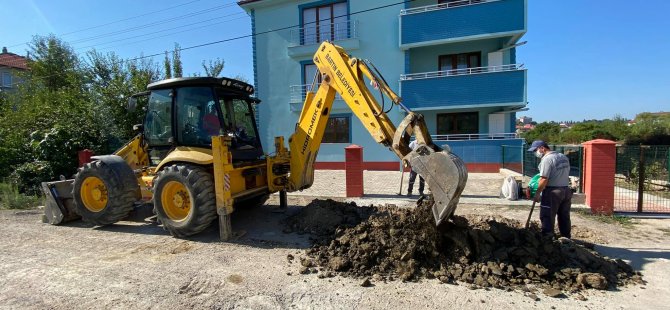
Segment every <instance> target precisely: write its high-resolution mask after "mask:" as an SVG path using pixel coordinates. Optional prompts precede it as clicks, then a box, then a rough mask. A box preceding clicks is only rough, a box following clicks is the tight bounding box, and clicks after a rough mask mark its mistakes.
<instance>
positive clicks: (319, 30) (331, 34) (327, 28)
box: [289, 20, 358, 46]
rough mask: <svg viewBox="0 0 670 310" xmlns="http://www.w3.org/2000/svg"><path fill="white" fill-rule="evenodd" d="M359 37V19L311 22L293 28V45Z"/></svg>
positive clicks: (291, 40)
mask: <svg viewBox="0 0 670 310" xmlns="http://www.w3.org/2000/svg"><path fill="white" fill-rule="evenodd" d="M354 38H358V21H356V20H348V21H344V22H337V23H326V24H324V23H319V24H316V23H315V24H309V25H307V26H305V27H302V28H297V29H292V30H291V37H290V41H289V43H290V45H291V46H299V45H310V44H317V43H321V42H323V41H326V40H328V41H338V40H345V39H354Z"/></svg>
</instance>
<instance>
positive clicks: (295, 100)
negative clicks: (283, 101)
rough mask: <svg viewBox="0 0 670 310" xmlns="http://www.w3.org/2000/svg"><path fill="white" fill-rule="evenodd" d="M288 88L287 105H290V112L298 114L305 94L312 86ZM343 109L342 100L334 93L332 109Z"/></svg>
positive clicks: (292, 86)
mask: <svg viewBox="0 0 670 310" xmlns="http://www.w3.org/2000/svg"><path fill="white" fill-rule="evenodd" d="M289 88H290V90H289V94H290V96H289V103H290V105H291V111H292V112H299V111H300V110H302V104H303V103H304V102H305V97H306V96H307V92H308V91H310V90H311V89H312V84H304V85H291V86H289ZM345 107H346V104H345V103H344V100H343V99H342V97H340V94H337V93H336V94H335V101H334V102H333V108H332V109H342V108H345Z"/></svg>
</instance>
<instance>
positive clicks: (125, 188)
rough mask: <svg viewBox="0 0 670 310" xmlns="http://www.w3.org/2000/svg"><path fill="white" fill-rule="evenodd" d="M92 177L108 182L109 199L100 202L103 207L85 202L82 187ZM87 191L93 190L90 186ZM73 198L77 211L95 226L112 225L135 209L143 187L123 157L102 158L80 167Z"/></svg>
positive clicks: (105, 186)
mask: <svg viewBox="0 0 670 310" xmlns="http://www.w3.org/2000/svg"><path fill="white" fill-rule="evenodd" d="M89 178H91V179H95V178H97V179H98V180H100V181H102V183H103V184H104V191H103V192H105V191H106V195H105V196H106V202H100V207H99V208H95V207H94V206H90V205H86V204H85V203H84V200H83V197H82V194H85V193H83V192H82V186H83V185H84V183H87V181H86V180H87V179H89ZM87 184H88V183H87ZM84 190H90V189H88V186H87V187H86V188H85V189H84ZM72 197H73V198H74V204H75V210H76V212H77V213H78V214H79V215H81V217H82V219H83V220H84V221H86V222H89V223H92V224H94V225H109V224H113V223H116V222H118V221H120V220H121V219H123V218H125V217H127V216H128V214H129V213H130V211H132V210H133V207H134V203H135V202H136V201H137V200H138V199H139V198H140V187H139V185H138V183H137V179H135V177H134V174H133V172H132V170H131V169H130V167H128V165H127V164H126V163H125V162H124V161H123V160H120V161H118V159H117V160H111V161H105V160H99V161H94V162H91V163H87V164H85V165H84V166H83V167H81V168H79V171H78V172H77V175H76V176H75V178H74V186H73V189H72Z"/></svg>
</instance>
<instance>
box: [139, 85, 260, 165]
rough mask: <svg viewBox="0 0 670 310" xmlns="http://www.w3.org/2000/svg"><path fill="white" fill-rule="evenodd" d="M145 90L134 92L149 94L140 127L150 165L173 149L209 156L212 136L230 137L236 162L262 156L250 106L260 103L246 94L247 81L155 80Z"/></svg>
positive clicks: (163, 157)
mask: <svg viewBox="0 0 670 310" xmlns="http://www.w3.org/2000/svg"><path fill="white" fill-rule="evenodd" d="M147 89H148V92H145V93H141V94H138V95H145V96H148V97H149V102H148V103H147V106H146V115H145V118H144V123H143V124H142V125H143V126H141V129H142V131H143V136H144V140H145V141H146V143H147V145H148V152H149V161H150V165H151V166H156V165H158V164H159V163H160V162H161V161H163V159H165V157H166V156H167V155H168V154H169V153H170V152H172V151H173V150H174V149H175V148H179V149H188V150H192V151H196V152H197V151H204V150H210V154H211V145H212V136H218V135H224V136H229V137H230V138H231V146H230V151H231V153H232V158H233V160H234V161H235V162H238V163H239V162H250V161H257V160H259V159H261V158H262V156H263V148H262V146H261V143H260V139H259V137H258V130H257V126H256V122H255V117H254V104H257V103H259V102H260V101H259V100H258V99H256V98H253V97H251V95H252V94H253V93H254V88H253V87H252V86H251V85H249V84H247V83H244V82H241V81H238V80H234V79H229V78H213V77H189V78H174V79H168V80H163V81H159V82H155V83H152V84H149V85H148V86H147ZM138 95H135V96H133V97H136V96H138ZM203 149H204V150H203Z"/></svg>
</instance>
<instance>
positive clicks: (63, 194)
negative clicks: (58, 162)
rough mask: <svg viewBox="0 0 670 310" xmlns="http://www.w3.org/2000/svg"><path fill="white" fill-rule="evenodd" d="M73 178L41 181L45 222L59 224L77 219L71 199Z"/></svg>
mask: <svg viewBox="0 0 670 310" xmlns="http://www.w3.org/2000/svg"><path fill="white" fill-rule="evenodd" d="M73 183H74V180H64V181H54V182H42V192H43V193H44V198H45V200H44V204H45V206H44V215H45V222H46V223H49V224H51V225H59V224H63V223H67V222H69V221H73V220H76V219H79V218H80V216H79V215H78V214H77V213H76V212H75V208H74V201H73V199H72V184H73Z"/></svg>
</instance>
